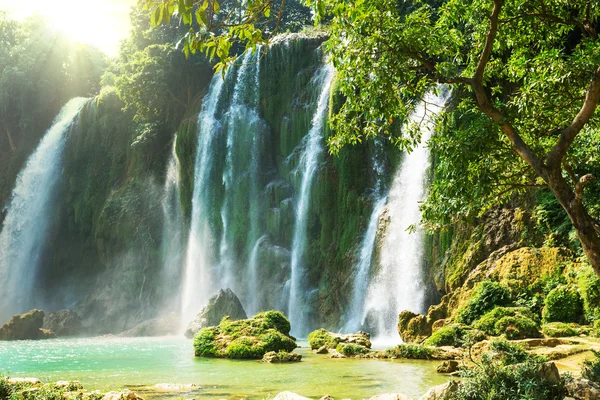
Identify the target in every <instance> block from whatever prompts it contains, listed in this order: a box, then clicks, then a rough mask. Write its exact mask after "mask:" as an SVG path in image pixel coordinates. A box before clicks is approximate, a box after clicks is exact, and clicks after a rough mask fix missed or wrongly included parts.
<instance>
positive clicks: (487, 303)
mask: <svg viewBox="0 0 600 400" xmlns="http://www.w3.org/2000/svg"><path fill="white" fill-rule="evenodd" d="M509 303H510V290H509V289H508V287H506V286H505V285H503V284H501V283H499V282H494V281H483V282H481V283H480V284H479V286H477V288H476V289H475V290H474V291H473V297H472V298H471V300H469V302H468V303H467V305H466V306H465V308H463V309H461V310H460V311H459V313H458V322H462V323H464V324H467V325H470V324H472V323H473V322H474V321H476V320H477V319H479V318H480V317H481V316H483V315H484V314H485V313H486V312H488V311H489V310H491V309H493V308H494V307H495V306H504V305H508V304H509Z"/></svg>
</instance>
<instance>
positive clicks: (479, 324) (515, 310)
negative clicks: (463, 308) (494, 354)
mask: <svg viewBox="0 0 600 400" xmlns="http://www.w3.org/2000/svg"><path fill="white" fill-rule="evenodd" d="M515 316H523V317H526V318H528V319H530V320H531V321H533V322H534V323H535V324H536V325H537V323H538V320H539V317H538V316H537V315H536V314H535V313H533V312H532V311H531V310H529V309H528V308H525V307H496V308H494V309H493V310H492V311H489V312H488V313H486V314H485V315H484V316H482V317H481V318H479V319H478V320H477V321H475V322H474V323H473V327H474V328H477V329H479V330H481V331H483V332H485V333H487V334H488V335H493V336H498V335H500V334H502V333H503V332H498V330H497V329H496V323H497V322H498V321H500V320H501V319H502V318H504V317H515Z"/></svg>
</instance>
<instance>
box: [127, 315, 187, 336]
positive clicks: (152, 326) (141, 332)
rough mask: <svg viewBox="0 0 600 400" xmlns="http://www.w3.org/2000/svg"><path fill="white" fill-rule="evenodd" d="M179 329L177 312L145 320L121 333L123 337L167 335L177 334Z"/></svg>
mask: <svg viewBox="0 0 600 400" xmlns="http://www.w3.org/2000/svg"><path fill="white" fill-rule="evenodd" d="M178 329H179V317H178V316H177V314H175V313H170V314H168V315H166V316H164V317H158V318H153V319H149V320H147V321H144V322H142V323H140V324H138V325H136V326H134V327H133V328H131V329H128V330H126V331H125V332H121V333H119V334H118V335H117V336H121V337H139V336H167V335H176V334H177V333H180V332H181V331H179V332H178Z"/></svg>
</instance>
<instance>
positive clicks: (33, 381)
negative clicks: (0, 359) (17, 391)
mask: <svg viewBox="0 0 600 400" xmlns="http://www.w3.org/2000/svg"><path fill="white" fill-rule="evenodd" d="M7 382H8V383H9V384H11V385H17V384H21V385H22V384H27V385H41V384H42V381H40V380H39V379H37V378H9V379H8V380H7Z"/></svg>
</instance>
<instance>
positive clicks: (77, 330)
mask: <svg viewBox="0 0 600 400" xmlns="http://www.w3.org/2000/svg"><path fill="white" fill-rule="evenodd" d="M42 328H44V329H47V330H50V331H53V332H54V333H56V336H75V335H79V334H81V329H82V325H81V318H80V317H79V315H77V313H76V312H75V311H73V310H60V311H55V312H51V313H46V314H44V324H43V325H42Z"/></svg>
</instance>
